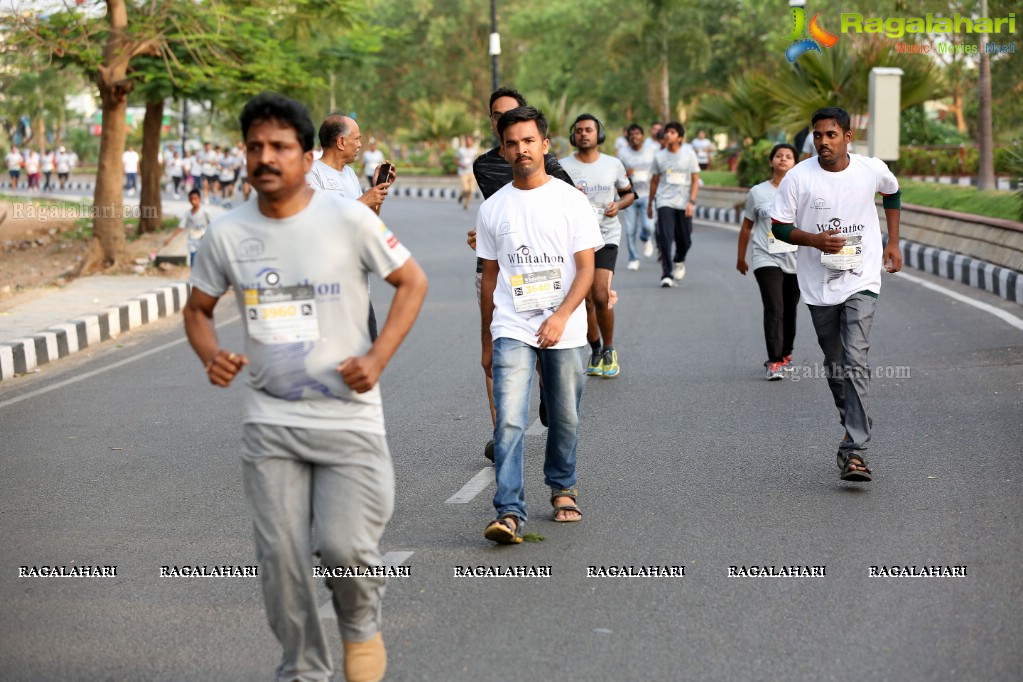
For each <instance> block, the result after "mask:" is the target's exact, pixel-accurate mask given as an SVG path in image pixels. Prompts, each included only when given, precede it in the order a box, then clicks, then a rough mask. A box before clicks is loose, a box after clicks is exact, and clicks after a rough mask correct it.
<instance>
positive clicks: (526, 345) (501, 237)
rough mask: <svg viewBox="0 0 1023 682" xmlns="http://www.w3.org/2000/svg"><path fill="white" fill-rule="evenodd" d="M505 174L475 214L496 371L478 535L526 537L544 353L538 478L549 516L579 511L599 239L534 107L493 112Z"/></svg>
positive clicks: (575, 517)
mask: <svg viewBox="0 0 1023 682" xmlns="http://www.w3.org/2000/svg"><path fill="white" fill-rule="evenodd" d="M497 133H498V139H499V140H500V141H501V144H502V145H503V147H504V158H505V160H507V161H508V162H509V163H510V164H511V166H512V176H513V179H512V182H511V184H508V185H505V186H504V187H502V188H501V189H500V190H498V191H497V192H496V193H495V194H493V195H492V196H491V197H490V198H489V199H487V200H486V201H484V202H483V205H482V206H481V207H480V211H479V214H478V216H477V218H476V255H477V256H478V257H479V258H481V259H482V262H483V280H482V284H481V292H480V307H481V311H482V316H483V324H482V341H483V358H482V365H483V370H484V371H485V372H486V373H487V375H488V376H492V377H493V382H494V405H495V409H496V411H497V420H496V425H495V427H494V467H495V469H494V474H495V478H496V481H497V492H496V493H495V495H494V507H495V508H496V510H497V519H496V520H495V521H493V522H491V523H490V524H489V525H488V526H487V528H486V530H485V531H484V533H483V535H484V537H486V538H487V539H488V540H492V541H494V542H497V543H499V544H518V543H520V542H522V527H523V524H524V523H525V522H526V518H527V516H526V498H525V480H524V461H523V460H524V454H525V452H524V451H525V435H526V428H527V427H528V426H529V396H530V392H531V390H532V379H533V370H534V368H535V366H536V364H537V360H539V363H540V375H541V379H542V388H541V390H542V391H543V393H544V402H545V403H546V404H547V419H548V429H549V430H548V432H547V448H546V453H545V457H544V483H545V484H546V485H548V486H550V490H551V494H550V501H551V504H552V506H553V507H554V521H556V522H559V523H568V522H573V521H579V520H580V519H582V513H581V512H580V511H579V507H578V505H577V504H576V501H577V498H578V491H577V490H576V474H575V460H576V447H577V445H578V442H579V402H580V400H581V399H582V393H583V367H582V363H583V348H584V347H585V346H586V311H585V308H584V307H583V306H582V302H583V300H584V299H585V297H586V293H587V292H588V291H589V289H590V287H591V285H592V283H593V252H594V250H595V249H599V248H601V247H602V246H603V245H604V241H603V239H601V236H600V227H599V225H598V224H597V217H596V215H595V214H594V212H593V210H592V209H591V208H590V204H589V202H588V201H587V200H586V197H585V196H584V195H583V194H582V193H581V192H579V191H578V190H576V189H575V188H573V187H571V186H569V185H567V184H566V183H564V182H560V181H558V180H555V179H554V178H552V177H551V176H549V175H547V172H546V170H545V167H544V155H545V154H546V153H547V151H548V149H549V148H550V140H549V139H548V138H547V120H546V118H544V115H543V114H542V113H540V112H539V111H537V110H536V109H534V108H533V107H517V108H515V109H511V110H510V111H506V112H505V113H504V114H503V115H502V116H501V118H500V119H499V120H498V122H497Z"/></svg>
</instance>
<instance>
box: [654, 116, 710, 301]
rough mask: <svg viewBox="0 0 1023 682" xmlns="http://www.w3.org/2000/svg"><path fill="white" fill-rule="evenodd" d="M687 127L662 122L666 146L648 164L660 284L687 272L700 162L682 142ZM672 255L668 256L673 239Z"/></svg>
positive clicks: (676, 278) (662, 284) (679, 277)
mask: <svg viewBox="0 0 1023 682" xmlns="http://www.w3.org/2000/svg"><path fill="white" fill-rule="evenodd" d="M685 138H686V129H685V128H683V127H682V124H681V123H678V122H677V121H671V122H670V123H667V124H665V126H664V140H665V148H664V149H662V150H660V151H659V152H657V153H656V154H655V155H654V163H653V166H651V168H650V173H651V178H650V205H649V206H647V209H646V211H647V216H648V217H651V218H652V217H653V210H654V205H655V204H656V206H657V248H658V249H660V252H661V255H660V258H661V286H662V287H672V286H675V282H676V281H681V280H682V278H683V277H685V276H686V254H687V253H689V247H690V246H692V243H693V242H692V235H693V214H694V213H695V212H696V192H697V191H698V189H699V175H700V166H699V165H698V164H697V163H696V154H694V153H693V149H692V147H689V146H687V145H685V144H684V142H685ZM673 242H674V245H675V257H674V259H672V257H671V250H672V249H671V247H672V243H673Z"/></svg>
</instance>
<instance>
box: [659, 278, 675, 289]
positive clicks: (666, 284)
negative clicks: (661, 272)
mask: <svg viewBox="0 0 1023 682" xmlns="http://www.w3.org/2000/svg"><path fill="white" fill-rule="evenodd" d="M673 286H675V282H673V281H672V279H671V277H665V278H664V279H662V280H661V287H663V288H668V287H673Z"/></svg>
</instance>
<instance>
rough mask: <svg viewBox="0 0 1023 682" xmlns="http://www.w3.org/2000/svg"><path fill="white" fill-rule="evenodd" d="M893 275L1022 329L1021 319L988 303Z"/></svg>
mask: <svg viewBox="0 0 1023 682" xmlns="http://www.w3.org/2000/svg"><path fill="white" fill-rule="evenodd" d="M895 274H896V276H898V277H901V278H902V279H908V280H909V281H910V282H913V283H914V284H919V285H920V286H922V287H924V288H926V289H931V290H932V291H937V292H938V293H939V294H945V295H946V296H948V297H949V298H954V299H955V300H957V301H961V302H962V303H965V304H967V305H972V306H973V307H974V308H979V309H980V310H983V311H984V312H986V313H991V314H992V315H994V316H995V317H997V318H999V319H1000V320H1003V321H1005V322H1007V323H1008V324H1010V325H1012V326H1013V327H1015V328H1016V329H1023V319H1020V318H1018V317H1016V316H1015V315H1013V314H1012V313H1008V312H1006V311H1004V310H1002V309H1001V308H996V307H995V306H993V305H990V304H988V303H984V302H982V301H977V300H974V299H972V298H970V297H969V296H964V295H962V294H960V293H959V292H957V291H952V290H951V289H946V288H945V287H943V286H941V285H940V284H934V283H933V282H928V281H927V280H925V279H920V278H919V277H915V276H914V275H907V274H906V273H905V272H897V273H895ZM992 295H994V294H992Z"/></svg>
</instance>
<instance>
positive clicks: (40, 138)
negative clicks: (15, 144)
mask: <svg viewBox="0 0 1023 682" xmlns="http://www.w3.org/2000/svg"><path fill="white" fill-rule="evenodd" d="M32 127H33V131H32V137H33V138H35V139H34V140H33V142H35V146H36V150H38V151H39V153H40V154H42V153H43V152H44V151H46V150H47V149H48V147H49V145H47V144H46V121H45V120H43V113H42V112H40V113H39V115H38V116H36V118H35V122H34V124H33V126H32Z"/></svg>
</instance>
